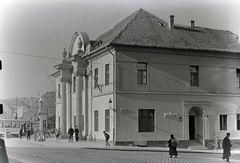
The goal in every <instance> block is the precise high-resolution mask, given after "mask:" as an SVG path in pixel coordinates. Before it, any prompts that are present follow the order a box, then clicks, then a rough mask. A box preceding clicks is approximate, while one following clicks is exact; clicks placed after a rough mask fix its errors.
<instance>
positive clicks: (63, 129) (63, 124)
mask: <svg viewBox="0 0 240 163" xmlns="http://www.w3.org/2000/svg"><path fill="white" fill-rule="evenodd" d="M66 82H67V80H66V79H64V78H61V118H60V132H61V134H63V135H64V134H66V130H67V128H66V122H67V121H66V119H67V117H66V113H67V112H66V108H67V99H66Z"/></svg>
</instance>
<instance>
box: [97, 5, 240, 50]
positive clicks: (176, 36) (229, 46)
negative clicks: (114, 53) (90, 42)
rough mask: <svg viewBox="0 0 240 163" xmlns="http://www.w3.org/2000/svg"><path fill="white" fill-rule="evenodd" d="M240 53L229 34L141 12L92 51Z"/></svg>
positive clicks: (121, 25)
mask: <svg viewBox="0 0 240 163" xmlns="http://www.w3.org/2000/svg"><path fill="white" fill-rule="evenodd" d="M107 44H112V45H130V46H146V47H158V48H174V49H191V50H207V51H223V52H238V53H239V52H240V44H239V42H238V36H237V35H235V34H233V33H232V32H230V31H224V30H216V29H209V28H203V27H197V26H195V27H194V28H191V27H188V26H183V25H176V24H175V25H174V29H171V30H170V29H169V27H168V23H167V22H166V21H164V20H161V19H159V18H158V17H156V16H154V15H152V14H150V13H148V12H146V11H145V10H143V9H139V10H137V11H136V12H134V13H133V14H131V15H130V16H128V17H127V18H125V19H124V20H122V21H121V22H119V23H118V24H116V25H115V26H114V27H113V28H112V29H110V30H109V31H107V32H106V33H104V34H102V35H100V36H99V37H98V38H97V39H96V44H95V45H94V46H93V50H96V49H98V48H100V47H102V46H104V45H107Z"/></svg>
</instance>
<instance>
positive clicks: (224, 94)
mask: <svg viewBox="0 0 240 163" xmlns="http://www.w3.org/2000/svg"><path fill="white" fill-rule="evenodd" d="M116 94H148V95H185V96H216V97H240V94H237V93H206V92H203V93H199V92H198V93H196V92H174V91H171V92H167V91H166V92H161V91H159V92H154V91H152V92H144V91H116Z"/></svg>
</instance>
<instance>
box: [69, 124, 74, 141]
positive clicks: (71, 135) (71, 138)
mask: <svg viewBox="0 0 240 163" xmlns="http://www.w3.org/2000/svg"><path fill="white" fill-rule="evenodd" d="M73 133H74V130H73V128H72V126H70V128H69V129H68V135H69V142H70V141H71V142H73Z"/></svg>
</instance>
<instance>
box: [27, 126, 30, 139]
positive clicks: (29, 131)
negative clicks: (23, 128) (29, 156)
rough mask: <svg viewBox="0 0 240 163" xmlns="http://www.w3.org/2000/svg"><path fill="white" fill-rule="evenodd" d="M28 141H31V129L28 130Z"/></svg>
mask: <svg viewBox="0 0 240 163" xmlns="http://www.w3.org/2000/svg"><path fill="white" fill-rule="evenodd" d="M27 140H31V130H30V128H29V129H28V130H27Z"/></svg>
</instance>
